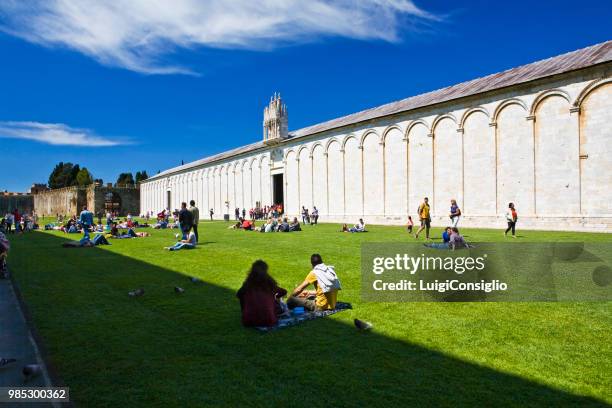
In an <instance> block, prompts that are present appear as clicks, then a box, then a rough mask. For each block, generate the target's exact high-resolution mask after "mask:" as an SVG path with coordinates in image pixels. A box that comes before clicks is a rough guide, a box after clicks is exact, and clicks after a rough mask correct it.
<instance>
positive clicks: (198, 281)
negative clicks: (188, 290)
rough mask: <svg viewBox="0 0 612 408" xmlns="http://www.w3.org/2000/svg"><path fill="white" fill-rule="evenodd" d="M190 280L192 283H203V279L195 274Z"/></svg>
mask: <svg viewBox="0 0 612 408" xmlns="http://www.w3.org/2000/svg"><path fill="white" fill-rule="evenodd" d="M189 280H190V281H191V282H192V283H202V279H198V278H196V277H195V276H191V277H190V278H189Z"/></svg>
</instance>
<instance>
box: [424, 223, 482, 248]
mask: <svg viewBox="0 0 612 408" xmlns="http://www.w3.org/2000/svg"><path fill="white" fill-rule="evenodd" d="M424 245H425V246H426V247H429V248H434V249H450V250H453V251H454V250H455V249H462V248H471V245H470V244H468V243H467V242H466V241H465V238H464V237H463V235H461V234H460V233H459V229H458V228H457V227H446V228H445V229H444V231H442V242H436V243H426V244H424Z"/></svg>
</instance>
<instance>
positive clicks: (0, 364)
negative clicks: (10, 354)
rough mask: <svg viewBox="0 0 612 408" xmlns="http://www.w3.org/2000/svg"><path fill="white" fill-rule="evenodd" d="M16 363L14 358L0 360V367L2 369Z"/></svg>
mask: <svg viewBox="0 0 612 408" xmlns="http://www.w3.org/2000/svg"><path fill="white" fill-rule="evenodd" d="M15 361H17V359H15V358H0V367H4V366H5V365H9V364H11V363H14V362H15Z"/></svg>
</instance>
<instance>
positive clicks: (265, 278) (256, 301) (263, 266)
mask: <svg viewBox="0 0 612 408" xmlns="http://www.w3.org/2000/svg"><path fill="white" fill-rule="evenodd" d="M285 295H287V290H286V289H283V288H281V287H279V286H278V285H277V284H276V281H275V280H274V279H273V278H272V277H271V276H270V275H269V274H268V264H267V263H265V262H264V261H262V260H261V259H260V260H257V261H255V262H253V265H252V266H251V271H250V272H249V274H248V276H247V278H246V280H245V281H244V283H243V284H242V287H241V288H240V289H239V290H238V293H236V296H237V297H238V299H240V309H241V310H242V324H243V325H244V326H247V327H271V326H274V325H276V323H277V322H278V315H280V314H282V313H283V310H282V308H281V305H280V299H281V298H282V297H283V296H285Z"/></svg>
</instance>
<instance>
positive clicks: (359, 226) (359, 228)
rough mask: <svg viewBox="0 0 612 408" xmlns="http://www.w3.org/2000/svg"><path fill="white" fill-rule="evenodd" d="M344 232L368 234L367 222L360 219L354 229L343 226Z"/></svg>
mask: <svg viewBox="0 0 612 408" xmlns="http://www.w3.org/2000/svg"><path fill="white" fill-rule="evenodd" d="M342 232H367V231H366V225H365V222H363V218H360V219H359V222H358V223H357V224H355V225H353V226H352V227H350V228H349V227H348V225H346V224H343V225H342Z"/></svg>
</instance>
